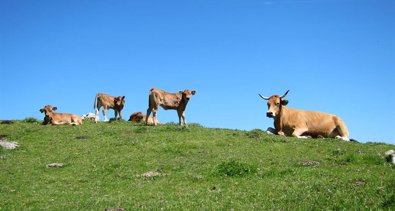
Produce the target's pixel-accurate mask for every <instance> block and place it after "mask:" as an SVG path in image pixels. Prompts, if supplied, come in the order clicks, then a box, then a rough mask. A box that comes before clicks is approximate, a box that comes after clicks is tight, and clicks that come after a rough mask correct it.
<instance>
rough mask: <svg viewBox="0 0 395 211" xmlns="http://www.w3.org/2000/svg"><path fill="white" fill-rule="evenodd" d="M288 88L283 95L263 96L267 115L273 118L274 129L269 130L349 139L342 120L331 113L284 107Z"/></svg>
mask: <svg viewBox="0 0 395 211" xmlns="http://www.w3.org/2000/svg"><path fill="white" fill-rule="evenodd" d="M288 92H289V90H288V91H287V92H286V93H285V94H284V95H283V96H279V95H273V96H271V97H264V96H262V95H259V96H260V97H261V98H262V99H264V100H267V101H268V102H267V106H268V111H267V113H266V115H267V117H269V118H273V119H274V129H273V128H268V131H269V132H272V133H274V134H278V135H282V136H294V137H298V138H307V137H309V136H311V137H329V138H338V139H342V140H344V141H349V140H350V139H349V134H348V129H347V127H346V125H345V124H344V122H343V121H342V120H341V119H340V117H337V116H335V115H332V114H327V113H322V112H315V111H303V110H297V109H293V108H287V107H285V106H286V105H287V104H288V100H284V98H285V96H286V95H287V94H288Z"/></svg>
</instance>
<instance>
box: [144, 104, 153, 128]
mask: <svg viewBox="0 0 395 211" xmlns="http://www.w3.org/2000/svg"><path fill="white" fill-rule="evenodd" d="M152 109H153V108H151V107H149V108H148V109H147V114H146V115H145V125H148V118H149V115H151V111H152ZM154 123H155V121H154Z"/></svg>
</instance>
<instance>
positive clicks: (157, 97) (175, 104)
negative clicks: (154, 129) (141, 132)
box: [145, 88, 196, 126]
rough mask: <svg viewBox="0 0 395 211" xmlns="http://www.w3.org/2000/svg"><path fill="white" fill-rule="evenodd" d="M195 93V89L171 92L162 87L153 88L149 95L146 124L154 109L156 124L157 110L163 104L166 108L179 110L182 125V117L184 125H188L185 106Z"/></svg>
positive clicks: (153, 115)
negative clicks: (161, 88)
mask: <svg viewBox="0 0 395 211" xmlns="http://www.w3.org/2000/svg"><path fill="white" fill-rule="evenodd" d="M195 93H196V91H195V90H192V91H190V90H189V89H186V90H184V91H179V92H178V93H169V92H166V91H163V90H160V89H156V88H152V89H151V90H150V93H149V96H148V109H147V115H146V117H145V124H148V117H149V115H150V114H151V111H152V113H153V114H152V117H153V121H154V125H156V122H157V121H156V112H157V111H158V108H159V106H161V107H162V108H163V109H165V110H168V109H172V110H177V114H178V119H179V123H180V125H182V122H181V118H182V120H183V122H184V125H185V126H187V123H186V121H185V108H186V107H187V104H188V102H189V99H190V98H191V96H192V95H195Z"/></svg>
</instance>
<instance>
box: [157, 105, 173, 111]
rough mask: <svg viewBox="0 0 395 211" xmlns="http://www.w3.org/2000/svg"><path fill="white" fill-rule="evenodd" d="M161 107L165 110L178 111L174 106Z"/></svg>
mask: <svg viewBox="0 0 395 211" xmlns="http://www.w3.org/2000/svg"><path fill="white" fill-rule="evenodd" d="M161 107H162V108H163V109H165V110H177V107H173V106H165V105H161Z"/></svg>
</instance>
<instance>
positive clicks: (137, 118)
mask: <svg viewBox="0 0 395 211" xmlns="http://www.w3.org/2000/svg"><path fill="white" fill-rule="evenodd" d="M128 121H130V122H144V121H145V115H143V113H141V112H140V111H139V112H134V113H133V114H132V115H130V118H129V120H128ZM155 121H156V122H155V123H156V124H158V123H159V122H158V120H157V119H155ZM148 123H150V124H154V119H153V118H152V117H150V116H149V117H148Z"/></svg>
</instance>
